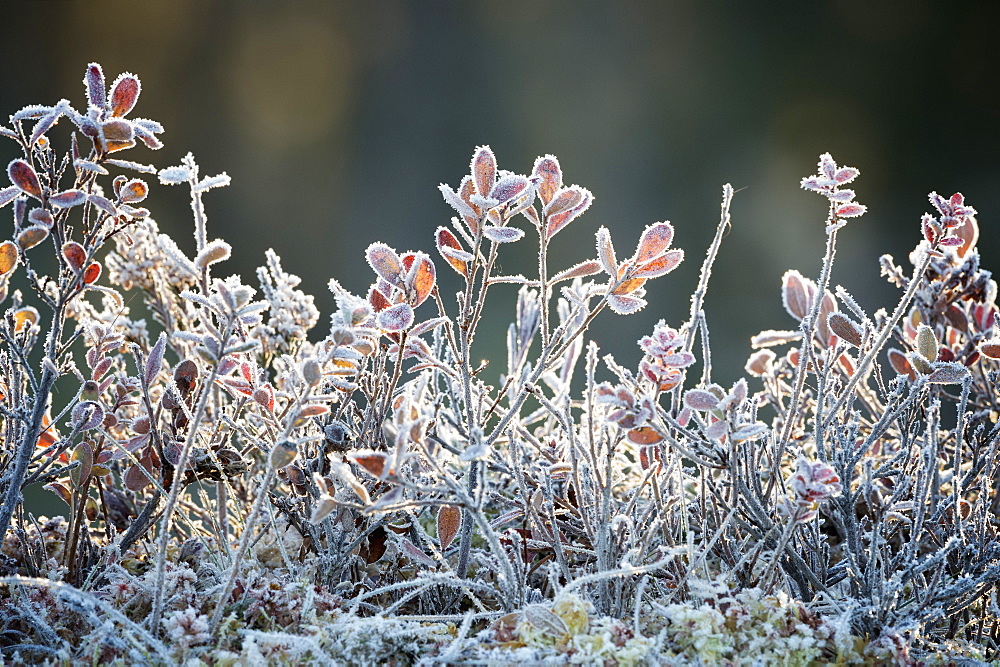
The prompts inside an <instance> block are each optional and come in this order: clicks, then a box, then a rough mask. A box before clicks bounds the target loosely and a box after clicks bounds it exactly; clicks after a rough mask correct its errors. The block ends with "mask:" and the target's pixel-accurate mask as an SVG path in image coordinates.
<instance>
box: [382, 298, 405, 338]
mask: <svg viewBox="0 0 1000 667" xmlns="http://www.w3.org/2000/svg"><path fill="white" fill-rule="evenodd" d="M376 319H377V321H378V326H379V328H380V329H382V330H383V331H390V332H397V331H405V330H406V329H408V328H409V327H410V325H412V324H413V308H411V307H410V304H408V303H397V304H396V305H395V306H389V307H388V308H386V309H385V310H383V311H381V312H380V313H379V314H378V317H377V318H376Z"/></svg>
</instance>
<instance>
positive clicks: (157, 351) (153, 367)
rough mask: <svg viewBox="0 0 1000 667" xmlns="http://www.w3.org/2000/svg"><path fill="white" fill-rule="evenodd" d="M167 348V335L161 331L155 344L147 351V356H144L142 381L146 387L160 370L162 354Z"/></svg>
mask: <svg viewBox="0 0 1000 667" xmlns="http://www.w3.org/2000/svg"><path fill="white" fill-rule="evenodd" d="M166 349H167V337H166V335H165V334H163V333H161V334H160V338H159V339H158V340H157V341H156V344H155V345H154V346H153V348H152V349H151V350H150V351H149V356H148V357H147V358H146V366H145V368H144V369H143V374H142V377H143V381H144V382H145V385H144V386H146V387H149V386H150V385H151V384H152V383H153V380H155V379H156V374H157V373H159V372H160V366H162V365H163V354H164V352H166Z"/></svg>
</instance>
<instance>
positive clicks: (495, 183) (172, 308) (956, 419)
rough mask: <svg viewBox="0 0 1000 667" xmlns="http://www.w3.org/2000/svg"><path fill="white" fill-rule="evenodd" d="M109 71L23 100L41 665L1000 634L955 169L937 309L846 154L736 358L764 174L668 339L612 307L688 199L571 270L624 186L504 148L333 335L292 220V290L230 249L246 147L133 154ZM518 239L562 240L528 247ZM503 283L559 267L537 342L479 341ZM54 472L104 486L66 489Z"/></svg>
mask: <svg viewBox="0 0 1000 667" xmlns="http://www.w3.org/2000/svg"><path fill="white" fill-rule="evenodd" d="M85 91H86V98H85V100H84V104H85V105H86V108H85V109H84V110H81V111H78V110H77V109H76V108H74V107H73V106H72V105H71V103H70V102H69V101H66V100H61V101H59V102H58V103H56V104H55V105H51V106H29V107H25V108H24V109H21V110H20V111H17V112H15V113H14V114H12V115H11V116H10V122H9V124H7V125H4V126H2V127H0V139H2V140H4V141H10V142H13V144H14V145H16V146H17V147H18V148H19V150H20V151H21V157H19V158H17V159H15V160H13V161H12V162H11V163H10V164H9V165H8V169H7V176H8V177H9V181H10V185H9V186H8V185H5V186H4V187H2V188H0V206H3V207H10V208H9V210H11V211H12V214H13V220H14V229H13V232H12V233H11V235H10V237H9V238H6V239H3V240H0V300H2V307H3V309H4V316H3V318H2V320H0V341H2V342H0V433H2V436H0V536H2V537H3V539H2V543H0V603H2V604H0V620H2V624H0V655H2V656H3V659H5V660H11V661H14V662H17V661H33V662H44V661H48V662H56V661H77V662H83V661H91V662H93V661H99V662H114V661H118V662H122V663H171V662H179V661H188V662H192V663H193V662H197V661H203V662H206V663H217V664H251V663H253V664H257V663H266V662H276V661H282V662H298V663H310V662H315V663H327V662H337V661H341V662H348V663H351V664H382V663H386V662H395V663H404V662H426V663H432V662H443V663H461V662H463V661H466V662H473V663H477V662H483V661H487V662H488V661H494V662H510V661H517V660H525V661H528V660H530V661H547V660H549V661H555V662H575V663H585V664H623V665H628V664H643V663H676V664H684V663H690V664H698V663H701V664H706V663H713V662H730V663H753V664H759V663H764V662H770V661H774V660H785V661H789V662H794V663H796V664H799V663H801V664H808V663H823V662H842V663H854V662H866V661H867V662H872V663H878V662H886V661H896V662H897V663H900V664H904V663H907V661H913V660H918V659H925V658H926V659H935V660H947V659H950V658H953V657H957V656H959V655H960V654H961V653H963V652H964V653H968V654H970V655H975V656H978V658H982V659H997V658H998V657H1000V656H998V646H997V639H996V637H997V634H998V631H1000V625H998V622H1000V619H998V616H997V606H996V585H997V581H998V580H1000V540H998V535H997V518H996V517H997V508H998V506H1000V497H998V493H997V481H996V480H997V479H998V478H1000V469H998V466H1000V457H998V451H997V450H998V442H1000V421H998V419H1000V407H998V404H997V401H996V393H995V389H994V388H995V386H996V383H997V380H998V377H1000V374H998V366H997V364H998V359H1000V336H998V333H997V331H996V328H997V323H998V312H997V308H996V304H995V300H996V293H997V288H996V283H995V282H994V281H993V279H992V277H991V275H990V273H989V272H987V271H985V270H984V269H983V268H982V267H981V265H980V257H979V252H978V249H977V246H976V242H977V239H978V236H979V231H978V224H977V222H976V217H975V216H976V212H975V210H974V209H972V208H971V207H970V206H969V205H968V204H967V203H966V202H965V200H964V198H963V197H962V195H961V194H955V195H952V196H951V197H948V198H945V197H941V196H939V195H937V194H935V193H931V195H930V204H931V207H932V208H933V212H931V213H928V214H926V215H925V216H924V217H923V218H922V219H921V220H920V221H919V224H915V225H914V238H915V240H916V241H917V245H916V248H915V249H914V251H913V253H912V254H911V255H910V257H909V260H910V263H911V264H912V266H913V268H912V270H910V271H907V270H904V269H903V268H901V267H900V266H899V265H898V264H897V263H896V262H895V260H894V259H893V258H892V257H889V256H884V257H883V258H882V259H881V269H882V273H883V275H884V276H885V277H886V278H887V279H888V280H889V281H890V282H891V283H892V284H894V285H896V286H897V287H898V288H899V289H900V290H901V295H900V299H899V301H898V302H897V303H896V304H895V305H894V306H892V307H891V308H888V309H879V310H875V311H870V310H866V309H865V308H864V307H862V305H861V302H862V300H859V299H856V298H855V297H854V296H853V295H851V294H849V293H848V292H847V291H846V290H845V289H843V288H842V287H840V286H837V285H835V283H834V282H833V280H834V279H833V275H834V274H833V258H834V256H835V250H836V243H837V236H838V234H840V233H849V232H850V227H849V226H847V222H848V220H850V219H853V218H856V217H858V216H861V215H862V214H864V213H865V211H866V207H865V206H863V205H861V204H859V203H857V202H856V201H855V198H856V195H855V192H854V191H853V190H849V189H846V188H845V187H844V186H845V185H846V184H848V183H851V182H853V181H855V180H856V179H857V178H858V176H859V171H858V170H857V169H855V168H852V167H840V166H838V165H837V164H836V163H835V162H834V160H833V158H832V157H831V156H830V155H828V154H825V155H823V156H821V158H820V162H819V168H818V171H817V173H816V175H814V176H809V177H807V178H805V179H803V180H802V182H801V185H802V187H803V188H805V189H806V190H809V191H813V192H816V193H818V194H820V195H821V196H822V197H824V198H825V199H826V200H827V202H828V206H829V207H828V213H827V217H826V220H825V231H826V248H825V259H824V262H823V265H822V269H821V272H820V275H819V276H817V277H816V278H810V277H807V276H805V275H803V274H802V273H800V272H798V271H795V270H790V271H788V272H786V273H785V275H784V276H783V279H782V283H781V285H780V292H779V294H778V295H776V296H775V298H780V299H781V301H782V303H783V304H784V306H785V308H786V310H787V311H788V314H789V316H790V317H791V318H792V320H791V321H790V322H788V323H786V324H784V325H783V324H781V323H778V326H779V327H783V326H786V327H788V328H778V329H767V330H765V331H762V332H761V333H760V334H759V335H758V336H755V337H754V338H753V339H752V341H751V343H752V345H753V347H754V348H755V349H754V351H753V353H752V354H751V356H750V358H749V359H748V361H747V363H746V367H745V368H746V372H747V375H748V376H749V380H748V379H747V378H740V379H738V380H737V381H736V382H735V383H733V384H732V385H731V386H729V387H728V388H726V387H723V386H721V385H719V384H718V383H716V382H714V381H713V378H712V359H711V348H710V346H709V342H708V335H707V334H708V319H707V318H706V315H705V313H704V311H703V305H704V299H705V295H706V292H707V289H708V284H709V281H710V277H711V269H712V265H713V262H714V261H715V257H716V255H717V253H718V250H719V247H720V244H721V242H722V238H723V235H724V231H725V229H726V228H727V226H728V225H729V224H730V217H729V208H730V203H731V200H732V196H733V191H732V188H730V187H729V186H726V187H725V188H724V189H723V201H722V207H721V215H720V220H719V226H718V229H717V232H716V235H715V238H714V240H713V242H712V244H711V246H710V248H709V251H708V254H707V256H706V258H705V260H704V261H703V264H702V266H701V271H700V279H699V282H698V285H697V287H696V289H695V291H694V293H693V295H692V298H691V308H690V311H689V312H688V313H686V314H674V315H671V316H669V317H668V319H667V320H664V321H661V322H660V323H659V324H658V325H657V326H656V327H655V328H654V329H653V331H651V332H636V333H635V334H634V335H635V338H633V340H635V339H638V347H637V349H635V351H634V353H635V357H636V358H635V360H630V361H629V362H628V363H619V361H617V360H616V359H614V358H613V357H611V356H610V355H604V356H602V354H601V352H600V350H599V348H598V346H597V345H596V344H595V343H594V342H593V341H588V340H587V338H586V334H587V329H588V327H589V325H590V324H591V323H592V322H593V321H594V319H595V318H597V317H618V316H627V315H629V314H631V313H634V312H636V311H638V310H640V309H641V308H643V307H644V306H645V305H646V297H647V291H655V290H657V289H661V286H660V283H661V282H668V281H669V280H670V279H669V278H665V279H664V280H663V281H660V280H657V279H659V278H663V277H664V276H666V275H667V274H669V273H670V272H672V271H673V270H674V269H675V268H677V266H678V265H679V264H680V263H681V262H682V261H683V260H684V252H683V250H681V249H680V248H675V247H673V246H674V236H675V227H674V225H672V224H671V223H669V222H665V221H661V222H654V223H653V224H650V225H649V226H647V227H646V228H645V230H644V231H643V232H642V234H641V235H640V237H639V238H638V239H637V240H636V241H635V246H634V250H632V251H631V252H630V254H629V255H627V256H622V257H619V255H618V251H617V250H616V249H615V244H614V243H613V242H612V234H611V231H610V230H608V229H607V228H604V227H602V228H600V229H599V230H598V232H597V234H596V239H595V249H594V256H593V257H584V258H581V261H579V262H577V263H576V264H573V265H572V266H569V267H550V266H549V252H548V251H549V246H550V244H551V243H553V242H554V241H555V237H556V235H557V234H560V233H565V234H572V233H573V231H572V228H571V226H570V223H572V222H573V221H574V220H576V219H577V218H579V217H580V216H581V215H584V214H585V213H586V211H587V210H588V208H589V207H590V205H591V203H592V202H593V200H594V195H593V194H592V193H591V191H590V190H588V189H586V188H584V187H581V186H578V185H567V182H566V181H565V179H564V176H563V170H562V166H561V165H560V164H559V162H558V160H557V159H556V158H555V157H553V156H551V155H547V156H544V157H540V158H538V160H537V161H536V162H535V163H534V165H532V166H531V169H530V170H527V171H525V172H524V173H516V172H513V171H506V170H504V169H501V168H500V166H499V164H498V162H497V159H496V156H495V155H494V153H493V151H492V150H491V149H490V148H489V147H486V146H482V147H479V148H477V149H476V150H475V152H474V155H473V158H472V162H471V164H470V169H469V173H468V175H465V176H464V177H462V179H461V180H460V181H458V185H457V186H455V187H451V186H448V185H441V186H440V191H441V194H442V196H443V198H444V201H445V205H446V206H447V207H450V209H451V211H450V212H449V213H448V215H450V214H451V213H454V217H451V221H450V225H443V226H440V227H438V228H437V229H436V230H435V231H434V233H433V241H434V243H433V245H434V248H433V252H428V251H426V250H405V251H399V250H397V249H396V248H394V247H393V246H392V245H391V244H390V243H387V242H384V241H379V240H376V239H372V243H371V245H370V246H369V247H368V249H367V251H366V253H365V259H366V260H367V262H368V264H369V265H370V267H371V269H372V276H371V277H372V284H371V286H370V288H369V289H368V290H367V291H366V293H365V294H363V295H355V294H351V293H350V292H348V291H347V290H345V289H344V288H343V287H342V286H341V285H340V284H339V283H338V282H337V281H336V280H331V281H330V283H329V285H330V290H331V291H332V293H333V296H334V298H335V300H336V304H337V308H336V311H335V312H334V313H332V314H331V316H330V319H329V327H328V329H327V328H324V329H322V330H320V331H316V327H317V325H318V323H319V319H320V314H319V311H318V310H317V308H316V306H315V304H314V301H313V298H312V297H311V296H309V295H306V294H304V293H303V292H302V291H301V290H299V289H298V286H299V283H300V281H299V278H298V277H297V276H294V275H292V274H290V273H288V272H287V271H285V270H284V268H283V267H282V264H281V260H280V258H279V257H278V256H277V255H276V254H275V253H274V252H273V251H268V252H267V253H266V256H265V257H264V258H263V266H262V267H261V268H260V269H259V270H258V271H257V276H256V282H255V284H254V285H251V284H249V283H245V282H244V279H243V278H242V277H240V276H236V275H225V274H224V267H225V264H226V260H228V259H229V258H230V256H231V255H232V254H233V253H234V252H239V248H238V247H236V248H234V247H233V246H232V245H230V244H229V243H228V242H226V241H225V240H222V239H214V240H210V237H209V235H208V230H207V220H208V218H207V212H206V207H205V202H204V199H205V197H206V195H207V194H208V193H209V191H210V190H212V189H215V188H218V187H224V186H226V185H227V184H228V182H229V177H228V176H227V175H226V174H224V173H223V174H220V175H217V176H207V177H206V176H203V175H202V174H201V171H200V169H199V167H198V165H197V163H196V161H195V159H194V157H193V156H191V155H188V156H187V157H185V158H184V160H183V161H182V163H181V164H179V165H176V166H173V167H167V168H165V169H159V170H158V169H156V168H155V167H153V166H151V165H145V164H143V163H141V162H136V161H132V160H126V159H124V158H122V157H121V155H122V153H121V151H125V150H131V149H134V148H136V147H137V145H138V144H139V143H142V144H144V145H145V147H146V148H151V149H156V148H159V147H160V145H161V144H160V141H159V138H158V136H157V135H158V134H160V133H161V132H162V128H161V127H160V125H159V124H158V123H156V122H155V121H151V120H144V119H138V118H134V117H131V115H130V114H131V112H132V110H133V108H134V107H136V105H137V104H138V102H139V97H140V91H141V88H140V85H139V80H138V78H136V77H135V76H133V75H131V74H123V75H121V76H120V77H118V78H117V79H116V80H115V82H114V83H113V84H112V85H111V86H108V85H107V83H106V81H105V78H104V74H103V72H102V70H101V68H100V66H98V65H96V64H92V65H90V66H89V67H88V68H87V73H86V77H85ZM60 120H62V121H64V122H63V123H62V125H58V126H57V121H60ZM67 126H68V127H67ZM67 129H68V132H66V131H64V130H67ZM57 145H58V146H60V149H59V150H61V151H64V152H58V151H57V149H56V146H57ZM140 150H141V148H140ZM153 176H155V177H156V179H155V180H156V181H158V183H159V184H161V185H181V186H185V187H186V188H187V190H188V191H189V193H190V197H191V204H192V212H193V218H194V239H195V252H194V255H193V256H192V257H188V256H187V255H186V254H185V253H184V252H183V251H182V250H181V249H180V247H179V246H178V244H177V243H176V242H175V241H174V240H173V239H171V238H170V237H169V236H168V235H166V234H163V233H162V232H161V231H160V230H159V228H158V226H157V224H156V223H155V222H154V221H153V220H152V219H151V217H150V212H149V211H148V210H146V209H145V208H143V207H142V206H141V204H142V202H143V201H144V199H145V198H146V197H147V195H148V192H149V189H150V187H159V186H156V185H154V186H151V185H150V184H149V183H147V182H146V180H144V177H145V178H147V179H149V180H153V179H152V178H151V177H153ZM446 210H447V209H444V208H443V209H442V213H443V214H444V213H445V211H446ZM428 231H429V232H430V230H428ZM677 233H678V235H679V236H680V237H681V238H683V228H682V227H678V231H677ZM430 241H431V235H430V233H429V234H428V244H427V246H428V248H429V247H430V246H431V243H430ZM513 243H522V244H524V243H530V244H535V243H537V249H538V263H537V266H532V267H530V268H529V267H526V268H525V271H524V272H523V273H516V274H501V273H500V272H499V266H500V260H501V257H502V256H503V255H504V254H505V253H506V252H507V251H508V245H509V244H513ZM532 247H534V246H532ZM619 247H621V246H620V244H619ZM627 247H629V248H631V247H632V244H631V242H630V243H629V244H628V246H627ZM507 264H508V265H509V262H507ZM105 267H107V270H106V271H105V270H104V269H105ZM439 271H444V272H448V273H454V274H455V276H451V278H453V279H455V280H457V281H458V283H459V285H460V289H459V291H458V292H457V294H455V295H454V297H452V296H451V295H449V294H448V293H447V291H446V290H444V289H442V287H441V284H440V282H439V278H440V275H439ZM500 283H512V284H515V285H518V286H519V291H518V292H517V296H516V300H515V301H514V303H513V304H511V306H512V308H511V319H512V321H511V322H510V323H509V326H508V328H507V345H506V350H503V351H500V353H499V357H500V358H499V359H498V358H497V354H496V351H488V350H483V349H481V347H482V346H481V345H480V344H479V343H478V342H477V338H476V336H477V332H479V331H480V328H481V327H482V326H484V324H485V322H484V313H485V312H486V311H485V309H484V305H483V304H484V303H485V302H486V300H487V299H493V298H494V297H495V290H494V286H495V285H497V284H500ZM126 304H128V305H126ZM604 311H610V312H608V313H605V312H604ZM667 322H670V324H669V325H668V324H667ZM484 353H486V354H487V355H488V356H491V357H492V358H493V361H494V364H495V366H499V367H501V368H503V369H504V373H503V375H502V377H501V379H500V383H499V386H491V385H489V384H487V383H486V382H485V381H484V380H483V379H482V376H481V374H480V370H481V366H480V364H479V362H478V360H479V359H481V358H482V357H483V355H484ZM693 368H697V369H699V372H698V373H697V374H696V373H694V372H689V371H690V370H691V369H693ZM32 485H37V486H41V487H44V488H45V489H47V490H48V491H50V492H51V493H52V494H54V496H55V497H56V498H58V500H59V502H62V503H65V505H66V509H65V512H64V517H56V518H51V519H49V518H45V517H36V516H33V514H32V513H31V511H30V508H27V507H25V505H24V501H23V495H22V492H23V490H24V489H25V488H26V487H29V486H32ZM72 638H85V641H83V642H77V641H73V639H72Z"/></svg>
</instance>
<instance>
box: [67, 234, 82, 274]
mask: <svg viewBox="0 0 1000 667" xmlns="http://www.w3.org/2000/svg"><path fill="white" fill-rule="evenodd" d="M62 254H63V257H64V258H65V259H66V263H67V264H69V266H70V268H71V269H73V270H74V271H80V270H82V269H83V265H84V263H86V261H87V251H86V249H84V247H83V246H82V245H80V244H79V243H77V242H76V241H67V242H66V243H64V244H63V247H62Z"/></svg>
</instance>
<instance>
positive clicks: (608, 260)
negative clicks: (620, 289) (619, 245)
mask: <svg viewBox="0 0 1000 667" xmlns="http://www.w3.org/2000/svg"><path fill="white" fill-rule="evenodd" d="M597 259H598V261H600V262H601V267H602V268H603V269H604V272H605V273H607V274H608V275H609V276H611V277H612V278H616V277H617V276H618V259H617V258H616V257H615V246H614V245H613V244H612V243H611V232H609V231H608V228H607V227H601V228H600V229H598V230H597Z"/></svg>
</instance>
